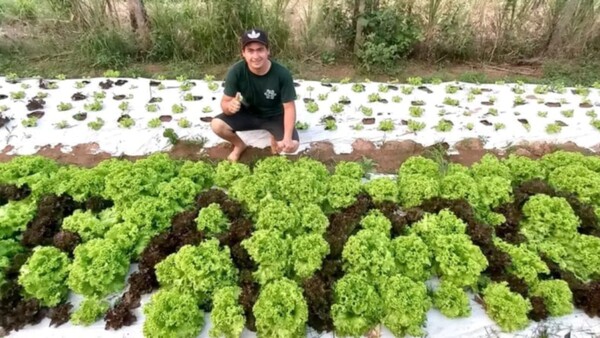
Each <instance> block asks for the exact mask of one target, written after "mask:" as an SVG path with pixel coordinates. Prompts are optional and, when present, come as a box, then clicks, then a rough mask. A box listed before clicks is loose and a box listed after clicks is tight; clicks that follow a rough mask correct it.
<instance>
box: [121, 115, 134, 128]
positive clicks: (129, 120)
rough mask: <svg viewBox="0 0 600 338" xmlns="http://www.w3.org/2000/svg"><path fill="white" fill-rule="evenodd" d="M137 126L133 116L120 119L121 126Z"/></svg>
mask: <svg viewBox="0 0 600 338" xmlns="http://www.w3.org/2000/svg"><path fill="white" fill-rule="evenodd" d="M133 126H135V121H134V120H133V119H132V118H131V117H124V118H122V119H121V121H119V127H122V128H131V127H133Z"/></svg>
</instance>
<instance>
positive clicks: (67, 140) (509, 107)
mask: <svg viewBox="0 0 600 338" xmlns="http://www.w3.org/2000/svg"><path fill="white" fill-rule="evenodd" d="M106 75H107V76H106V77H102V78H93V79H68V80H67V79H63V78H62V77H59V78H58V79H51V80H47V79H18V78H17V77H16V76H14V75H10V76H6V77H1V78H0V114H1V116H0V125H2V128H0V139H1V140H3V143H2V144H0V148H1V149H4V151H5V152H7V153H8V154H35V153H36V151H38V150H39V149H40V148H41V147H43V146H46V145H50V146H51V147H53V146H56V145H58V144H61V145H62V146H63V149H64V151H66V152H68V151H69V149H70V148H71V147H74V146H76V145H78V144H82V143H89V142H95V143H98V145H99V149H98V151H103V152H107V153H110V154H112V155H145V154H150V153H153V152H156V151H162V150H164V149H167V148H169V147H170V145H171V143H170V140H169V138H168V137H166V136H165V135H166V134H165V131H166V130H167V129H172V131H173V132H174V133H171V135H176V136H178V137H180V138H183V139H200V140H202V141H203V142H204V145H205V146H207V147H211V146H214V145H216V144H218V143H220V142H222V140H221V139H220V138H218V137H217V136H215V135H214V134H213V133H212V131H211V130H210V124H209V122H210V120H211V119H212V117H214V116H215V115H217V114H218V113H219V111H220V104H219V102H220V98H221V95H222V89H223V87H222V85H223V83H222V82H221V81H217V80H215V78H214V77H212V76H206V77H205V78H204V79H201V80H191V79H187V78H186V77H184V76H181V77H178V78H177V79H176V80H165V79H144V78H135V79H133V78H126V79H125V78H119V77H118V74H117V73H110V74H108V73H107V74H106ZM109 76H117V77H109ZM295 84H296V91H297V96H298V98H297V101H296V103H297V105H296V106H297V110H298V111H297V120H298V121H297V128H298V129H299V130H300V138H301V146H300V148H299V150H298V151H299V152H301V151H303V150H305V149H307V148H309V147H310V144H311V143H313V142H316V141H331V142H332V143H333V145H334V148H335V151H336V153H349V152H351V151H352V143H353V141H354V140H356V139H359V138H363V139H366V140H370V141H373V142H376V143H380V142H384V141H388V140H414V141H416V142H417V143H420V144H422V145H424V146H429V145H431V144H434V143H438V142H447V143H448V144H450V145H454V144H455V143H456V142H458V141H460V140H463V139H465V138H481V139H482V140H484V145H485V147H486V148H490V149H491V148H504V147H506V146H508V145H515V144H517V143H519V142H521V141H524V142H526V141H529V142H530V141H546V142H557V143H564V142H568V141H570V142H574V143H576V144H577V145H578V146H580V147H583V148H591V147H594V146H596V145H598V143H599V142H598V139H599V136H600V119H598V117H597V115H598V113H599V112H600V108H599V107H600V89H599V88H600V83H598V84H597V85H596V86H594V87H593V88H586V87H581V86H577V87H569V88H566V87H564V86H561V85H560V84H554V85H531V84H524V83H509V84H506V83H497V84H485V85H476V84H470V83H461V82H444V83H441V82H437V81H434V82H433V83H427V84H425V83H422V81H421V79H419V78H411V79H408V82H407V83H395V82H394V83H381V82H370V81H368V80H365V81H362V82H350V81H349V80H347V79H343V80H341V81H338V82H332V81H329V80H327V79H324V80H323V81H304V80H301V79H299V80H297V81H296V83H295ZM264 134H265V132H264V131H249V132H242V133H240V136H241V137H242V138H243V139H244V140H245V141H246V142H247V143H248V144H249V145H252V146H255V147H259V148H265V147H268V146H269V143H268V138H263V137H262V136H264ZM8 146H10V147H9V148H7V147H8Z"/></svg>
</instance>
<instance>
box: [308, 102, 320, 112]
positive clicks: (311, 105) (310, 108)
mask: <svg viewBox="0 0 600 338" xmlns="http://www.w3.org/2000/svg"><path fill="white" fill-rule="evenodd" d="M318 110H319V105H318V104H317V103H316V102H315V101H309V102H307V103H306V111H307V112H309V113H316V112H317V111H318Z"/></svg>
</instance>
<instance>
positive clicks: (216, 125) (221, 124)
mask: <svg viewBox="0 0 600 338" xmlns="http://www.w3.org/2000/svg"><path fill="white" fill-rule="evenodd" d="M210 127H211V128H212V130H213V132H215V134H223V133H226V132H227V131H231V127H229V125H228V124H227V123H225V121H223V120H221V119H220V118H213V119H212V120H211V121H210Z"/></svg>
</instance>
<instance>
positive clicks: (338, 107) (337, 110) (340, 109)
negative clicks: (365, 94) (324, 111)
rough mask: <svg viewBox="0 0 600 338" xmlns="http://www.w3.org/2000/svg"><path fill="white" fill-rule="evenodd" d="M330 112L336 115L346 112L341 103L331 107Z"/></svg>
mask: <svg viewBox="0 0 600 338" xmlns="http://www.w3.org/2000/svg"><path fill="white" fill-rule="evenodd" d="M330 110H331V112H332V113H334V114H339V113H341V112H343V111H344V105H343V104H341V103H339V102H336V103H334V104H332V105H331V107H330Z"/></svg>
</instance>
